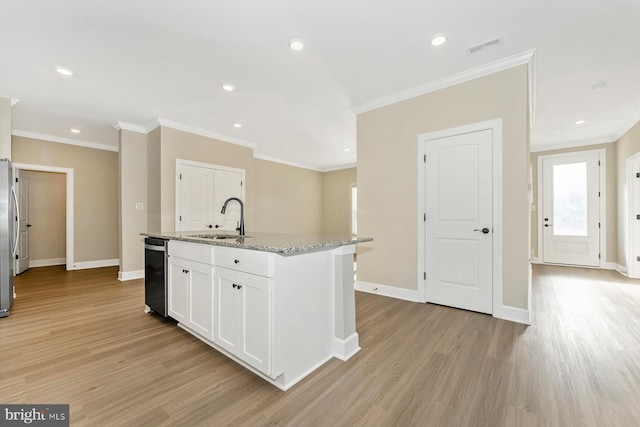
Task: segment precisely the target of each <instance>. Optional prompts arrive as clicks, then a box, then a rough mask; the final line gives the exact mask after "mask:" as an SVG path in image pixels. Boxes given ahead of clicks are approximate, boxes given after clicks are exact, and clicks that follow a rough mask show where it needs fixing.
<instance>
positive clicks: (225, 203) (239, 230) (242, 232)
mask: <svg viewBox="0 0 640 427" xmlns="http://www.w3.org/2000/svg"><path fill="white" fill-rule="evenodd" d="M231 200H235V201H236V202H238V203H240V226H239V227H238V228H236V231H238V232H240V235H241V236H244V203H242V200H240V199H238V198H237V197H229V198H228V199H227V200H225V201H224V204H223V205H222V210H221V211H220V213H221V214H224V213H225V211H226V210H227V203H229V202H230V201H231Z"/></svg>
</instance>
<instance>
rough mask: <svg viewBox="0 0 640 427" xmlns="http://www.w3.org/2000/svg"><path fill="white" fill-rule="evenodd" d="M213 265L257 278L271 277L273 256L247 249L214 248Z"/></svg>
mask: <svg viewBox="0 0 640 427" xmlns="http://www.w3.org/2000/svg"><path fill="white" fill-rule="evenodd" d="M215 261H216V262H215V265H216V266H218V267H224V268H229V269H231V270H236V271H243V272H245V273H251V274H257V275H259V276H265V277H271V276H273V254H269V253H265V252H259V251H251V250H248V249H233V248H219V247H218V248H215Z"/></svg>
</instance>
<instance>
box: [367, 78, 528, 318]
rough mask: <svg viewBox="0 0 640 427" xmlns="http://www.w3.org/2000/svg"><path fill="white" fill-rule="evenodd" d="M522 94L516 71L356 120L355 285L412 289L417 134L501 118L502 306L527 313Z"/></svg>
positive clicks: (524, 88)
mask: <svg viewBox="0 0 640 427" xmlns="http://www.w3.org/2000/svg"><path fill="white" fill-rule="evenodd" d="M527 87H528V79H527V67H526V66H519V67H516V68H512V69H509V70H506V71H502V72H499V73H495V74H492V75H489V76H486V77H482V78H479V79H476V80H473V81H469V82H466V83H462V84H459V85H456V86H453V87H449V88H446V89H443V90H440V91H437V92H434V93H430V94H426V95H422V96H419V97H415V98H412V99H409V100H406V101H403V102H399V103H397V104H393V105H390V106H387V107H383V108H379V109H377V110H373V111H370V112H366V113H363V114H359V115H358V117H357V134H358V228H359V229H358V234H360V235H363V236H371V237H373V238H374V239H375V241H374V242H372V243H369V244H362V245H359V248H358V280H361V281H365V282H372V283H377V284H383V285H388V286H395V287H398V288H404V289H414V290H415V289H417V277H418V271H417V269H418V260H417V253H418V249H417V246H418V236H417V190H418V188H417V185H418V170H417V168H418V158H417V156H418V135H421V134H424V133H427V132H432V131H437V130H442V129H448V128H452V127H457V126H462V125H467V124H471V123H477V122H482V121H486V120H491V119H497V118H502V119H503V185H502V186H503V232H504V236H505V238H504V241H503V244H504V260H503V262H504V269H503V277H504V294H503V303H504V304H505V305H508V306H513V307H518V308H523V309H526V308H527V307H528V298H529V295H528V288H529V271H530V266H529V232H528V230H529V203H528V199H527V189H528V181H529V177H528V170H529V167H528V165H529V120H528V91H527Z"/></svg>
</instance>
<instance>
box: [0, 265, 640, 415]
mask: <svg viewBox="0 0 640 427" xmlns="http://www.w3.org/2000/svg"><path fill="white" fill-rule="evenodd" d="M116 274H117V271H116V269H115V268H103V269H95V270H83V271H72V272H65V271H64V270H63V269H62V268H61V267H43V268H37V269H32V270H29V271H28V272H26V273H24V274H23V275H21V276H19V277H18V278H17V279H16V289H17V292H18V298H17V299H16V301H15V303H14V306H13V309H12V313H11V316H10V317H8V318H5V319H0V403H69V404H70V408H71V423H72V425H74V426H138V425H149V426H161V425H167V426H183V425H184V426H200V425H202V426H222V425H240V426H245V425H246V426H262V425H281V426H359V425H360V426H432V425H433V426H520V425H523V426H528V425H531V426H536V425H548V426H563V427H564V426H608V425H611V426H638V425H640V284H639V283H640V282H638V281H632V280H627V279H625V278H623V277H622V276H620V275H618V274H617V273H614V272H610V271H602V270H586V269H575V268H563V267H551V266H534V294H533V300H534V319H533V322H534V324H533V325H532V326H530V327H526V326H524V325H519V324H515V323H510V322H506V321H502V320H497V319H494V318H492V317H490V316H487V315H482V314H477V313H471V312H467V311H463V310H455V309H451V308H447V307H441V306H436V305H430V304H427V305H425V304H417V303H410V302H406V301H399V300H394V299H389V298H385V297H381V296H375V295H369V294H363V293H357V300H356V302H357V322H358V327H357V329H358V332H359V334H360V342H361V346H362V350H361V351H360V353H358V354H357V355H356V356H355V357H354V358H352V359H351V360H350V361H348V362H341V361H339V360H332V361H330V362H329V363H327V364H325V365H324V366H323V367H321V368H320V369H318V370H317V371H316V372H314V373H313V374H312V375H311V376H309V377H308V378H307V379H305V380H304V381H302V382H301V383H299V384H298V385H296V386H295V387H293V388H292V389H291V390H289V391H287V392H281V391H280V390H278V389H276V388H275V387H273V386H271V385H269V384H268V383H266V382H264V381H263V380H261V379H260V378H258V377H256V376H255V375H253V374H251V373H250V372H249V371H247V370H245V369H243V368H241V367H240V366H238V365H236V364H235V363H234V362H232V361H230V360H229V359H227V358H226V357H224V356H222V355H221V354H219V353H217V352H216V351H215V350H213V349H212V348H210V347H209V346H207V345H206V344H204V343H202V342H200V341H199V340H197V339H196V338H194V337H192V336H191V335H189V334H187V333H186V332H184V331H182V330H181V329H179V328H177V327H175V326H173V324H172V322H170V321H167V320H164V319H161V318H159V317H158V316H155V315H148V314H146V313H144V312H143V306H144V302H143V300H144V297H143V291H144V289H143V281H142V280H136V281H130V282H124V283H122V282H119V281H117V280H116V279H115V277H116Z"/></svg>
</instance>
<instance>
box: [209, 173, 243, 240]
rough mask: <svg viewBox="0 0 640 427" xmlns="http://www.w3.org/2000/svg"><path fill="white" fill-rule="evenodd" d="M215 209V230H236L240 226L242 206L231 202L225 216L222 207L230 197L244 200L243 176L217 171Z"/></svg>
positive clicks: (214, 196) (214, 197)
mask: <svg viewBox="0 0 640 427" xmlns="http://www.w3.org/2000/svg"><path fill="white" fill-rule="evenodd" d="M213 194H214V195H213V209H214V212H213V214H214V222H215V226H214V227H215V228H217V229H219V230H235V229H236V228H237V227H239V226H240V204H239V203H238V202H235V201H233V202H229V204H228V205H227V209H226V211H225V213H224V214H222V213H221V212H220V211H221V210H222V205H223V204H224V202H225V200H227V199H228V198H229V197H237V198H239V199H240V200H242V201H243V202H244V200H243V195H242V174H241V173H240V172H234V171H224V170H216V171H215V178H214V192H213Z"/></svg>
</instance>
